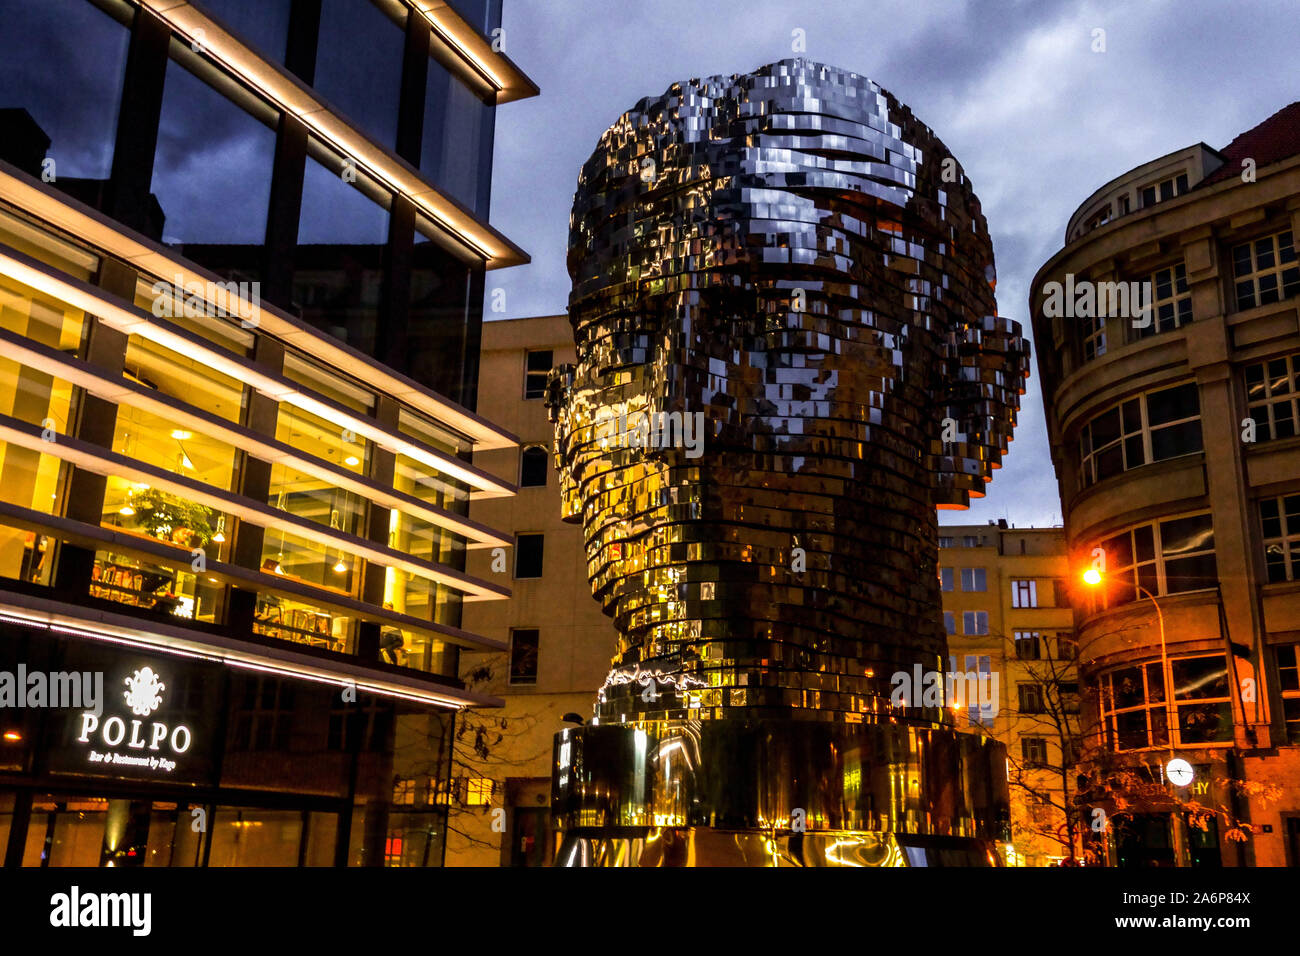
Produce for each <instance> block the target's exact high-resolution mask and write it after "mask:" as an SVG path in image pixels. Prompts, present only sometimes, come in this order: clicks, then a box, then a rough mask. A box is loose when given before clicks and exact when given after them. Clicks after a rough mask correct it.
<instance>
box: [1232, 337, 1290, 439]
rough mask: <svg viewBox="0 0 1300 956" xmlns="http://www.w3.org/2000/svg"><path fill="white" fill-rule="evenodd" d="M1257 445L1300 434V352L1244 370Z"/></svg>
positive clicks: (1247, 397)
mask: <svg viewBox="0 0 1300 956" xmlns="http://www.w3.org/2000/svg"><path fill="white" fill-rule="evenodd" d="M1244 374H1245V379H1246V400H1247V401H1248V402H1249V403H1250V417H1251V419H1252V421H1254V423H1255V440H1256V441H1273V440H1274V439H1278V438H1291V437H1293V436H1294V435H1298V434H1300V352H1297V353H1295V354H1292V355H1284V356H1281V357H1280V358H1274V359H1269V360H1268V361H1267V362H1257V363H1256V364H1254V365H1247V366H1246V368H1245V372H1244Z"/></svg>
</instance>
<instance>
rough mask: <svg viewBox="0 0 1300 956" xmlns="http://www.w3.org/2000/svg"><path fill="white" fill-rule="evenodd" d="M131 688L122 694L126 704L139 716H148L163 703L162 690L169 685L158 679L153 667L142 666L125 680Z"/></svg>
mask: <svg viewBox="0 0 1300 956" xmlns="http://www.w3.org/2000/svg"><path fill="white" fill-rule="evenodd" d="M123 683H124V684H126V686H127V687H128V688H130V689H129V690H127V691H126V692H125V693H123V694H122V696H123V697H124V698H126V706H128V707H130V708H131V713H133V714H135V715H136V716H137V717H148V716H149V715H150V714H152V713H153V712H154V711H155V710H157V709H158V708H159V706H161V705H162V692H163V691H164V690H166V689H167V685H166V684H164V683H163V682H162V681H160V680H159V679H158V675H157V674H155V673H154V672H153V668H152V667H142V668H140V669H139V670H138V671H136V672H135V673H134V674H132V675H131V676H130V677H128V678H126V680H124V681H123Z"/></svg>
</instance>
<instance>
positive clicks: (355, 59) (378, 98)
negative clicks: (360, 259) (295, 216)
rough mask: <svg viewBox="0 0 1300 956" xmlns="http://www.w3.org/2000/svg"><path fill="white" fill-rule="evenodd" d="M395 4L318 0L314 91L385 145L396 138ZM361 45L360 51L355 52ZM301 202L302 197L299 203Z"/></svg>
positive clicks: (398, 58)
mask: <svg viewBox="0 0 1300 956" xmlns="http://www.w3.org/2000/svg"><path fill="white" fill-rule="evenodd" d="M394 8H396V9H398V10H405V7H403V6H401V5H400V4H391V5H390V4H383V5H382V7H381V5H379V4H375V3H368V2H360V3H358V2H356V0H321V5H320V34H319V39H318V41H317V46H316V80H315V86H316V89H317V91H319V92H320V94H321V95H322V96H323V97H325V99H326V100H328V101H329V103H330V105H331V106H335V107H338V110H339V112H341V113H343V114H344V115H345V116H347V117H349V118H350V119H351V120H352V121H353V122H354V123H356V124H357V125H358V126H359V127H360V128H361V131H362V132H363V133H365V134H366V135H368V136H369V137H370V138H371V139H373V140H375V141H376V142H378V143H379V144H380V145H382V146H386V147H388V148H389V149H391V148H392V147H393V146H394V145H396V140H397V108H398V100H399V99H400V96H401V90H402V49H403V46H404V43H405V40H404V36H405V34H404V30H405V22H404V20H405V18H404V17H403V20H402V22H398V21H397V20H395V19H393V18H392V15H391V14H392V11H393V10H394ZM358 50H365V51H366V55H365V56H357V51H358ZM304 205H305V203H304Z"/></svg>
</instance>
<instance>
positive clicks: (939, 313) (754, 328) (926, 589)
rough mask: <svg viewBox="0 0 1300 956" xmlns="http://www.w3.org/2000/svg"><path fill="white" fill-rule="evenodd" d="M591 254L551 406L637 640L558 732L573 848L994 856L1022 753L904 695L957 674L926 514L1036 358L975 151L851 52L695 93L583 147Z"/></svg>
mask: <svg viewBox="0 0 1300 956" xmlns="http://www.w3.org/2000/svg"><path fill="white" fill-rule="evenodd" d="M569 273H570V276H571V277H572V280H573V290H572V294H571V296H570V304H569V315H570V320H571V322H572V325H573V330H574V336H575V341H576V343H577V351H578V358H579V361H578V364H577V366H576V367H574V366H565V367H561V368H559V369H557V370H556V371H555V372H554V373H552V377H551V387H550V395H549V399H548V404H549V406H550V408H551V413H552V418H553V420H554V422H555V434H556V456H557V465H558V468H559V472H560V476H561V485H562V489H563V493H564V500H565V509H566V515H567V516H568V517H569V518H571V519H572V520H575V521H578V520H580V521H581V522H582V524H583V526H584V529H585V537H586V542H587V555H588V570H589V576H590V578H591V581H592V587H593V591H594V593H595V595H596V597H597V598H598V599H599V600H600V601H601V602H602V603H603V606H604V609H605V611H606V612H607V613H608V614H610V615H611V616H612V617H613V618H614V621H615V622H616V625H617V628H618V631H619V634H620V642H619V645H618V650H617V654H616V658H615V660H614V668H613V670H612V671H611V672H610V675H609V678H608V679H607V680H606V682H605V686H604V687H603V688H602V689H601V691H600V695H599V700H598V701H597V705H596V717H595V720H594V721H593V722H592V725H589V726H587V727H583V728H577V729H574V730H570V731H565V732H564V733H562V734H560V735H559V736H558V737H557V740H556V750H555V756H556V767H555V778H554V781H553V788H554V801H553V809H554V811H555V820H556V823H557V826H558V827H559V829H560V831H561V835H562V839H561V842H560V844H559V860H560V862H564V863H574V862H588V863H607V864H613V863H627V864H635V863H639V864H642V865H645V864H649V863H657V864H692V863H704V862H733V863H739V864H745V865H753V864H763V863H767V864H771V863H776V862H781V861H791V862H798V863H804V864H812V863H816V864H820V865H834V864H839V863H852V864H853V865H862V864H863V863H864V862H865V863H871V864H887V863H898V862H901V861H904V860H906V859H909V858H911V859H913V861H915V859H916V854H917V853H921V854H922V855H924V854H925V853H926V852H930V853H931V854H933V853H937V852H941V851H942V852H944V853H949V854H957V856H956V857H952V859H967V857H968V856H969V859H971V860H976V859H977V860H981V861H983V860H986V858H987V854H986V852H985V851H986V848H987V846H988V845H989V844H988V841H989V840H992V839H995V838H997V837H998V836H999V835H1000V833H1001V829H1002V826H1003V821H1004V819H1005V812H1006V784H1005V766H1004V755H1003V752H1002V750H1001V748H1000V746H999V745H997V744H995V743H993V742H991V741H989V740H988V739H986V738H983V737H979V736H975V735H969V734H960V733H957V732H956V731H955V730H954V728H953V723H952V720H951V717H950V715H949V714H948V713H947V711H945V710H944V709H943V708H942V707H939V706H929V707H926V706H922V704H923V703H924V702H922V701H914V702H913V703H914V704H915V706H908V705H903V706H894V705H891V690H892V686H893V685H892V684H891V678H892V676H893V675H894V674H895V673H898V672H907V673H909V674H910V673H912V672H913V669H914V666H915V665H920V667H921V668H922V669H923V670H924V671H937V672H943V671H946V670H947V669H948V668H947V641H946V634H945V631H944V627H943V624H942V615H941V606H940V593H939V586H938V581H937V574H936V559H937V540H936V539H937V520H936V514H935V508H936V506H939V507H943V506H956V507H962V506H965V505H967V504H968V503H969V498H970V497H971V496H978V495H980V494H982V488H983V486H984V483H985V482H986V481H987V480H988V479H989V478H990V476H991V470H992V469H993V468H996V467H998V464H999V461H1000V458H1001V456H1002V454H1003V453H1004V452H1005V451H1006V448H1007V443H1008V442H1009V441H1010V439H1011V431H1012V428H1013V426H1014V423H1015V414H1016V409H1017V408H1018V405H1019V395H1020V394H1021V393H1022V391H1023V382H1024V379H1025V377H1026V376H1027V374H1028V346H1027V345H1026V343H1025V342H1024V340H1023V339H1022V338H1021V335H1020V328H1019V326H1018V325H1017V324H1016V323H1015V322H1012V321H1010V320H1007V319H1002V318H998V317H997V316H996V304H995V301H994V291H993V290H994V271H993V249H992V244H991V242H990V240H989V234H988V229H987V226H986V224H985V221H984V217H983V215H982V214H981V213H980V207H979V201H978V200H977V199H976V198H975V195H974V193H973V192H972V190H971V188H970V184H969V183H968V182H967V180H966V178H965V175H964V174H963V173H962V171H961V168H960V166H958V165H957V163H956V162H955V160H953V158H952V157H951V155H950V154H949V152H948V150H947V149H946V148H945V147H944V145H943V144H942V143H941V142H940V141H939V140H938V139H937V138H936V137H935V135H934V133H933V132H932V131H931V130H930V129H928V128H927V127H926V126H924V125H923V124H921V123H920V122H918V121H917V120H916V118H915V117H914V116H912V114H911V112H910V111H909V110H908V109H907V107H905V106H903V105H902V104H900V103H899V102H898V101H897V100H896V99H894V97H893V96H891V95H890V94H888V93H886V92H885V91H884V90H882V89H880V88H879V87H878V86H876V85H875V84H874V83H872V82H871V81H870V80H867V79H866V78H865V77H862V76H859V75H857V74H855V73H848V72H845V71H842V70H838V69H835V68H832V67H828V66H824V65H820V64H817V63H812V62H809V61H807V60H802V59H799V60H785V61H782V62H779V63H775V64H772V65H770V66H766V67H763V68H762V69H760V70H757V71H756V72H754V73H750V74H745V75H738V76H716V77H709V78H706V79H702V80H691V81H690V82H687V83H680V84H675V85H673V86H672V87H671V88H669V90H668V91H667V92H666V93H665V94H664V95H662V96H659V97H656V98H650V99H645V100H642V101H641V102H640V103H638V104H637V106H636V107H635V108H634V109H632V110H630V111H629V112H627V113H625V114H624V115H623V116H622V117H620V118H619V119H618V121H617V122H616V123H615V124H614V125H613V126H611V127H610V128H609V129H608V130H607V131H606V132H605V134H604V135H603V136H602V137H601V140H600V143H599V145H598V146H597V148H596V150H595V152H594V153H593V154H592V156H591V158H590V159H589V160H588V161H587V162H586V164H585V165H584V166H583V168H582V172H581V174H580V176H579V181H578V189H577V193H576V195H575V198H574V204H573V213H572V218H571V222H570V237H569ZM697 429H698V430H697ZM700 431H702V435H701V434H700ZM931 703H932V702H931ZM927 848H928V849H927ZM963 854H965V855H963ZM971 854H973V856H972V855H971Z"/></svg>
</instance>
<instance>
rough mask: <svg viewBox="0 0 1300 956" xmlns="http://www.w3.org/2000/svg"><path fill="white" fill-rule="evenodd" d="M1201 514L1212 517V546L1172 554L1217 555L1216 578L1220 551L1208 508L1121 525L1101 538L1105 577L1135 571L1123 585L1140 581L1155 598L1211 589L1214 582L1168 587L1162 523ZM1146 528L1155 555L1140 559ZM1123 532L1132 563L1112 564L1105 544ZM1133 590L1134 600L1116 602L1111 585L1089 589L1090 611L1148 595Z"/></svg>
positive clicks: (1132, 601)
mask: <svg viewBox="0 0 1300 956" xmlns="http://www.w3.org/2000/svg"><path fill="white" fill-rule="evenodd" d="M1202 517H1209V518H1210V519H1211V521H1210V541H1211V544H1210V546H1209V547H1208V548H1200V549H1198V550H1196V551H1192V552H1189V553H1186V554H1178V555H1175V556H1173V558H1172V560H1180V559H1186V558H1196V557H1203V556H1205V555H1206V554H1209V555H1213V556H1214V558H1215V576H1216V578H1217V576H1218V551H1217V549H1216V546H1215V544H1214V522H1213V512H1211V511H1208V510H1201V511H1193V512H1188V513H1185V514H1174V515H1166V516H1162V517H1160V518H1156V519H1154V520H1152V521H1144V522H1142V523H1140V524H1136V525H1129V526H1128V527H1126V528H1121V529H1119V530H1117V531H1115V532H1114V533H1112V534H1110V535H1107V536H1106V537H1105V538H1102V539H1101V540H1100V541H1098V542H1097V544H1096V547H1100V548H1102V549H1103V550H1105V551H1106V553H1107V559H1106V577H1107V578H1108V579H1111V580H1112V581H1113V580H1114V579H1116V578H1118V576H1119V575H1121V574H1123V573H1125V572H1133V577H1130V578H1128V579H1127V581H1126V583H1125V584H1124V586H1125V587H1133V585H1135V584H1140V585H1142V586H1143V587H1144V588H1146V589H1147V590H1149V591H1150V592H1151V593H1152V594H1154V595H1156V597H1163V596H1167V595H1171V594H1193V593H1195V592H1197V591H1208V590H1211V589H1212V587H1213V586H1212V585H1211V586H1206V587H1200V588H1191V589H1188V590H1185V591H1170V590H1168V576H1167V574H1166V570H1165V563H1166V561H1167V560H1170V558H1169V556H1167V555H1166V554H1165V552H1164V541H1163V535H1162V530H1161V529H1162V528H1163V526H1164V525H1167V524H1170V523H1172V522H1174V521H1181V520H1184V519H1187V518H1202ZM1143 529H1150V532H1151V548H1152V557H1151V558H1150V559H1146V558H1142V559H1139V554H1138V542H1137V535H1138V533H1139V532H1141V531H1142V530H1143ZM1124 535H1127V536H1128V545H1127V547H1128V551H1129V554H1130V555H1131V557H1132V563H1130V564H1123V565H1116V566H1112V565H1111V563H1110V557H1109V555H1110V553H1111V551H1110V549H1109V548H1107V547H1106V543H1107V542H1108V541H1114V540H1115V539H1116V538H1119V537H1121V536H1124ZM1139 569H1148V570H1147V574H1148V575H1151V574H1154V582H1152V579H1151V578H1150V577H1147V580H1146V582H1144V581H1143V575H1142V572H1141V570H1139ZM1130 582H1131V583H1130ZM1149 583H1154V584H1155V587H1154V588H1152V587H1149V586H1148V584H1149ZM1133 593H1134V597H1133V599H1132V600H1127V601H1115V600H1113V599H1112V596H1111V588H1099V589H1090V590H1089V593H1088V613H1089V614H1097V613H1099V612H1101V611H1103V610H1108V609H1111V608H1116V607H1122V606H1124V605H1126V604H1132V603H1135V602H1136V601H1139V600H1145V598H1142V597H1140V596H1138V593H1137V591H1136V589H1134V592H1133Z"/></svg>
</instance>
